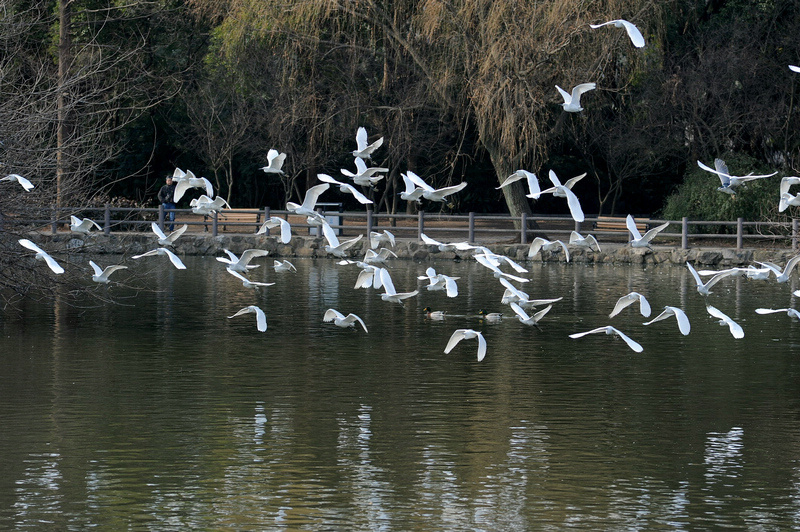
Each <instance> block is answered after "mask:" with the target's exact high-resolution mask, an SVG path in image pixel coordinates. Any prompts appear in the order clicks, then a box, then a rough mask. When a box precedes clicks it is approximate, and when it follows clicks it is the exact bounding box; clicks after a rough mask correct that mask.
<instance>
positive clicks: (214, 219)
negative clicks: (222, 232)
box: [211, 211, 219, 236]
mask: <svg viewBox="0 0 800 532" xmlns="http://www.w3.org/2000/svg"><path fill="white" fill-rule="evenodd" d="M218 223H219V220H218V219H217V211H214V212H213V213H211V236H217V235H218V234H219V232H218V227H217V224H218Z"/></svg>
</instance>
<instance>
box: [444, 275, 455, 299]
mask: <svg viewBox="0 0 800 532" xmlns="http://www.w3.org/2000/svg"><path fill="white" fill-rule="evenodd" d="M444 286H445V290H446V292H447V297H456V296H457V295H458V285H457V284H456V280H455V279H454V278H452V277H448V276H445V280H444Z"/></svg>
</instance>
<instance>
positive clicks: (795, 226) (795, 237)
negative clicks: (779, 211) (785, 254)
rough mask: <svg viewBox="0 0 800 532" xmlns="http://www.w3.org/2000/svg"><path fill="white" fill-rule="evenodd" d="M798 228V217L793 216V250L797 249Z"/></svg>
mask: <svg viewBox="0 0 800 532" xmlns="http://www.w3.org/2000/svg"><path fill="white" fill-rule="evenodd" d="M797 229H798V220H797V218H792V251H797Z"/></svg>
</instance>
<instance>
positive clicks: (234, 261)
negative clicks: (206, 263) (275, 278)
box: [216, 249, 269, 273]
mask: <svg viewBox="0 0 800 532" xmlns="http://www.w3.org/2000/svg"><path fill="white" fill-rule="evenodd" d="M222 251H224V252H225V254H226V255H228V258H227V259H226V258H225V257H216V259H217V260H218V261H220V262H222V263H224V264H227V265H228V266H227V268H228V269H230V270H233V271H235V272H239V273H247V270H252V269H253V268H258V266H259V265H258V264H250V261H251V260H253V259H254V258H256V257H266V256H267V255H268V254H269V251H267V250H266V249H246V250H244V252H242V256H241V257H237V256H236V254H235V253H234V252H232V251H231V250H229V249H223V250H222Z"/></svg>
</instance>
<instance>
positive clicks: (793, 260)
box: [783, 255, 800, 275]
mask: <svg viewBox="0 0 800 532" xmlns="http://www.w3.org/2000/svg"><path fill="white" fill-rule="evenodd" d="M798 262H800V255H796V256H794V257H792V258H791V259H789V261H788V262H787V263H786V266H784V268H783V275H789V274H790V273H791V271H792V270H793V269H794V268H795V266H797V263H798Z"/></svg>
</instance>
